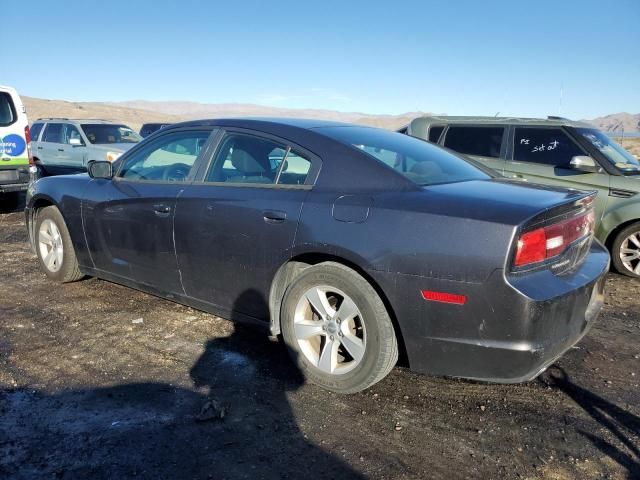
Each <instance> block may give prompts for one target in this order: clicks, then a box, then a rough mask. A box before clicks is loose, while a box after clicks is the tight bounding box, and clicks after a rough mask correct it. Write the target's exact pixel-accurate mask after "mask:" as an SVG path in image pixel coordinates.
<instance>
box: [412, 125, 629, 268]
mask: <svg viewBox="0 0 640 480" xmlns="http://www.w3.org/2000/svg"><path fill="white" fill-rule="evenodd" d="M400 131H401V133H406V134H408V135H412V136H414V137H418V138H422V139H425V140H428V141H430V142H433V143H437V144H439V145H442V146H444V147H447V148H449V149H451V150H455V151H456V152H459V153H464V154H466V155H468V156H470V157H471V158H473V159H475V160H477V161H479V162H481V163H482V164H484V165H486V166H488V167H491V168H492V169H493V170H495V171H496V172H498V173H500V174H503V175H504V176H506V177H509V178H518V179H524V180H528V181H530V182H536V183H543V184H549V185H559V186H563V187H570V188H577V189H582V190H596V191H597V192H598V196H597V198H596V201H595V210H596V222H597V226H596V237H597V238H598V239H599V240H600V241H602V242H603V243H604V244H605V245H606V246H607V248H608V249H609V250H610V252H611V257H612V260H613V265H614V267H615V269H616V270H617V271H618V272H620V273H622V274H625V275H628V276H631V277H636V278H640V195H639V194H640V161H639V160H638V159H637V158H635V157H634V156H633V155H631V154H630V153H629V152H627V151H626V150H625V149H624V148H622V147H621V146H620V145H618V144H617V143H616V142H615V141H613V140H612V139H611V138H609V137H608V136H607V135H605V134H604V133H603V132H601V131H600V130H598V129H596V128H594V127H593V126H591V125H588V124H586V123H581V122H573V121H571V120H567V119H565V118H559V117H549V118H547V119H530V118H495V117H447V116H440V117H420V118H416V119H414V120H413V121H412V122H411V123H410V124H409V125H408V126H406V127H404V128H403V129H401V130H400Z"/></svg>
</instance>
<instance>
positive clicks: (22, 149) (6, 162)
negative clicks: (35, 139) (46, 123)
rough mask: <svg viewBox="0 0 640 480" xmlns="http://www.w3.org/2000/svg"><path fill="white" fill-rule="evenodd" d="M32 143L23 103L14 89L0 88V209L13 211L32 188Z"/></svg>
mask: <svg viewBox="0 0 640 480" xmlns="http://www.w3.org/2000/svg"><path fill="white" fill-rule="evenodd" d="M30 158H31V144H30V136H29V122H28V120H27V114H26V110H25V108H24V106H23V105H22V100H20V97H19V96H18V92H16V90H15V89H14V88H12V87H5V86H0V208H2V209H3V210H13V209H14V208H16V206H17V204H18V196H19V194H20V192H23V191H25V190H26V189H27V186H28V185H29V178H30V173H29V160H30Z"/></svg>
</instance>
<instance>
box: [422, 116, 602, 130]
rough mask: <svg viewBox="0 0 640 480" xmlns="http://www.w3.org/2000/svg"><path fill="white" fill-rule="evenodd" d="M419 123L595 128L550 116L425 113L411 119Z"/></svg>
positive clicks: (583, 123)
mask: <svg viewBox="0 0 640 480" xmlns="http://www.w3.org/2000/svg"><path fill="white" fill-rule="evenodd" d="M417 123H425V124H427V123H428V124H434V123H447V124H455V123H460V124H470V123H471V124H478V125H496V124H500V125H519V126H522V125H526V126H559V127H562V126H569V127H581V128H584V127H588V128H593V125H589V124H588V123H585V122H579V121H575V120H570V119H568V118H563V117H557V116H549V117H547V118H528V117H482V116H449V115H425V116H423V117H417V118H415V119H413V120H412V121H411V124H412V125H415V124H417Z"/></svg>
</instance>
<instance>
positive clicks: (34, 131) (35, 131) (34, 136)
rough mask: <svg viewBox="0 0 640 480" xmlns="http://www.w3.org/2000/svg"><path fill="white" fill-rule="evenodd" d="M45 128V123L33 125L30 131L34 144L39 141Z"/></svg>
mask: <svg viewBox="0 0 640 480" xmlns="http://www.w3.org/2000/svg"><path fill="white" fill-rule="evenodd" d="M43 126H44V123H34V124H33V125H31V128H30V129H29V131H30V132H31V140H33V141H34V142H35V141H37V140H38V137H39V136H40V132H41V131H42V127H43Z"/></svg>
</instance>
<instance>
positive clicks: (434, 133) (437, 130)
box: [429, 125, 444, 143]
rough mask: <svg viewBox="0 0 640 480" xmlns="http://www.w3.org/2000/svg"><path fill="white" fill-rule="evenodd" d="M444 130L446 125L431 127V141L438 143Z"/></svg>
mask: <svg viewBox="0 0 640 480" xmlns="http://www.w3.org/2000/svg"><path fill="white" fill-rule="evenodd" d="M443 130H444V125H434V126H432V127H429V141H430V142H432V143H438V140H439V139H440V135H442V131H443Z"/></svg>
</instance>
